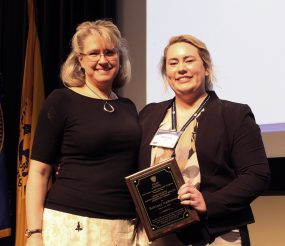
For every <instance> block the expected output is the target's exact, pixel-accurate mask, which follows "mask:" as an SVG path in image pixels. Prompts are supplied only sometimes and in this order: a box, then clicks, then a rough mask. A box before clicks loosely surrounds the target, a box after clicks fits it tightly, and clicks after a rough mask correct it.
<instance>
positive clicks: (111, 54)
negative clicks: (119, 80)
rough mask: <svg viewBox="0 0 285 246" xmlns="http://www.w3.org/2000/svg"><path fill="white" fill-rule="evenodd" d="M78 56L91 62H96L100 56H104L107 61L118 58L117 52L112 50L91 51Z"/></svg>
mask: <svg viewBox="0 0 285 246" xmlns="http://www.w3.org/2000/svg"><path fill="white" fill-rule="evenodd" d="M80 55H83V56H86V57H87V58H88V59H89V60H90V61H92V62H98V61H99V60H100V58H101V56H104V57H105V58H106V59H107V60H108V61H114V60H116V59H117V57H118V50H117V49H116V48H114V49H105V50H103V51H102V52H101V51H100V50H93V51H92V52H90V53H88V54H84V53H80Z"/></svg>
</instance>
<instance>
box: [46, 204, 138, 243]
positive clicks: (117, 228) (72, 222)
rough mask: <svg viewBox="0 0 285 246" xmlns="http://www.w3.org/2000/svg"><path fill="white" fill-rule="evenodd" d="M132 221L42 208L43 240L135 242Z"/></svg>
mask: <svg viewBox="0 0 285 246" xmlns="http://www.w3.org/2000/svg"><path fill="white" fill-rule="evenodd" d="M136 224H137V223H136V219H133V220H118V219H115V220H109V219H97V218H89V217H83V216H78V215H73V214H69V213H64V212H60V211H55V210H52V209H47V208H45V209H44V214H43V240H44V245H45V246H57V245H60V246H96V245H100V246H102V245H104V246H115V245H116V246H128V245H130V246H135V245H139V243H138V236H139V235H138V234H137V233H136Z"/></svg>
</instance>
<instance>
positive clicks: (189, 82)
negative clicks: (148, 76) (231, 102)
mask: <svg viewBox="0 0 285 246" xmlns="http://www.w3.org/2000/svg"><path fill="white" fill-rule="evenodd" d="M208 75H209V73H208V71H207V69H206V68H205V67H204V64H203V61H202V59H201V57H200V55H199V52H198V49H197V48H196V47H195V46H193V45H191V44H189V43H186V42H179V43H174V44H173V45H171V46H170V47H169V48H168V50H167V53H166V77H167V81H168V83H169V85H170V87H171V88H172V90H173V91H174V92H175V94H176V96H183V95H186V96H187V95H189V94H193V96H197V97H199V96H201V95H203V94H205V93H206V89H205V77H206V76H208Z"/></svg>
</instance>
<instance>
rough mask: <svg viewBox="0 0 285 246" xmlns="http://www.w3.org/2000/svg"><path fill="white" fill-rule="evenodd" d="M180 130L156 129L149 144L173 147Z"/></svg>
mask: <svg viewBox="0 0 285 246" xmlns="http://www.w3.org/2000/svg"><path fill="white" fill-rule="evenodd" d="M181 134H182V132H177V131H170V130H162V129H158V130H157V132H156V134H155V135H154V137H153V139H152V140H151V142H150V145H151V146H157V147H164V148H174V147H175V145H176V143H177V141H178V139H179V138H180V136H181Z"/></svg>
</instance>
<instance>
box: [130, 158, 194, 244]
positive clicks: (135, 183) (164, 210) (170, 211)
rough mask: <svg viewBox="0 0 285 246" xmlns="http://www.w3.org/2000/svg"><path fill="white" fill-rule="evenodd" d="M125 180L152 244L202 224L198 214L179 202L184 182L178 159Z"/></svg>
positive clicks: (165, 162)
mask: <svg viewBox="0 0 285 246" xmlns="http://www.w3.org/2000/svg"><path fill="white" fill-rule="evenodd" d="M125 180H126V183H127V185H128V188H129V191H130V193H131V196H132V198H133V200H134V203H135V206H136V209H137V212H138V214H139V217H140V219H141V222H142V224H143V226H144V228H145V231H146V233H147V236H148V238H149V240H150V241H151V240H154V239H156V238H159V237H162V236H164V235H166V234H168V233H171V232H173V231H175V230H178V229H180V228H182V227H185V226H187V225H189V224H192V223H194V222H197V221H199V217H198V214H197V212H196V211H195V210H193V209H191V208H190V207H187V206H184V205H181V204H180V200H179V199H178V194H177V193H178V190H179V188H180V186H181V185H182V184H183V183H184V180H183V177H182V174H181V172H180V170H179V167H178V165H177V162H176V160H175V159H174V158H172V159H169V160H167V161H164V162H162V163H159V164H157V165H155V166H152V167H149V168H147V169H145V170H142V171H140V172H137V173H135V174H132V175H130V176H128V177H125Z"/></svg>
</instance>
